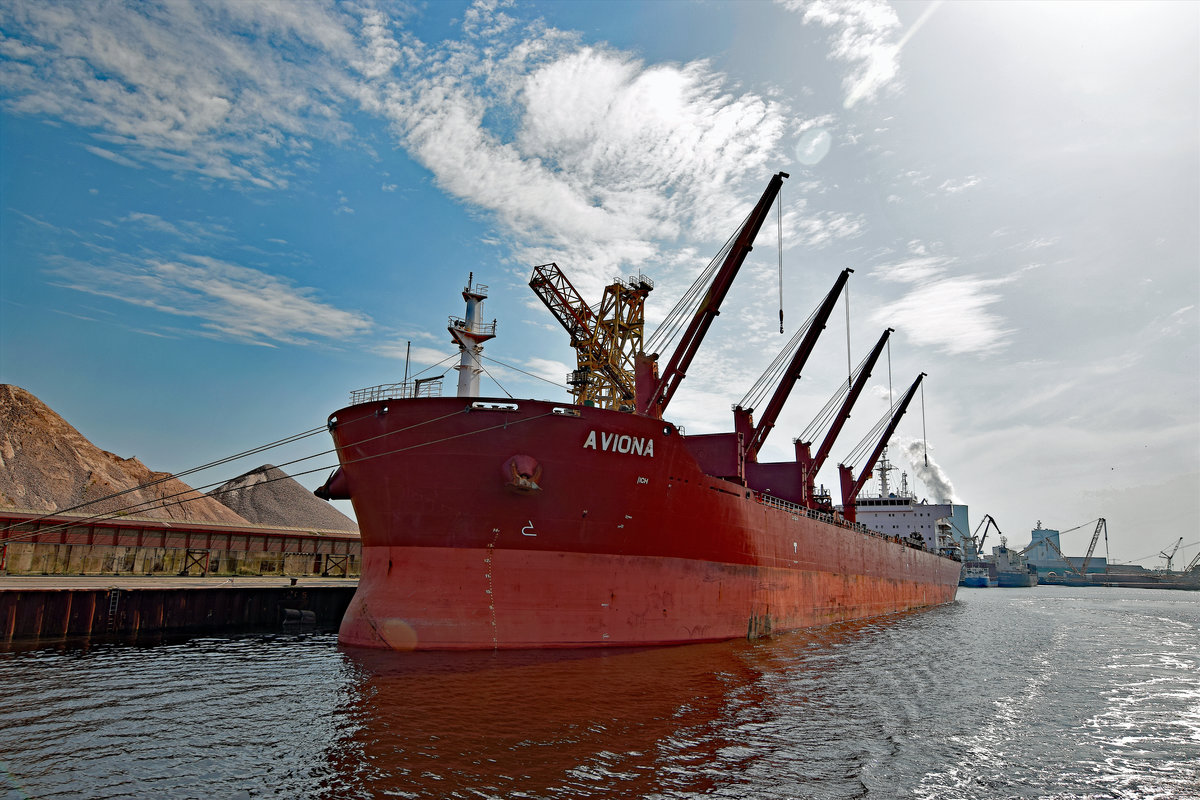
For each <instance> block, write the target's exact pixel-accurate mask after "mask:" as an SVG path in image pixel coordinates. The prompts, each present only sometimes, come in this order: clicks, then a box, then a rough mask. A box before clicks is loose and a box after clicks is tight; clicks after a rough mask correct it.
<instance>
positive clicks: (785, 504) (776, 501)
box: [756, 492, 891, 539]
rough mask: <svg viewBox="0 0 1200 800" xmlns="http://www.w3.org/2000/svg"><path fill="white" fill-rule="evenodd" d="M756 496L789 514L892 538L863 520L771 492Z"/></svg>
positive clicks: (760, 500) (864, 533)
mask: <svg viewBox="0 0 1200 800" xmlns="http://www.w3.org/2000/svg"><path fill="white" fill-rule="evenodd" d="M756 496H757V499H758V502H760V503H762V504H763V505H765V506H770V507H771V508H777V509H779V510H780V511H786V512H788V513H789V514H795V515H796V516H801V517H808V518H809V519H814V520H817V521H818V522H825V523H828V524H830V525H837V526H838V527H839V528H845V529H846V530H851V531H858V532H859V533H861V534H863V535H865V536H874V537H876V538H877V539H889V538H891V537H889V536H884V535H883V534H882V533H880V532H879V531H875V530H872V529H870V528H868V527H867V526H866V525H864V524H862V523H861V522H850V521H849V520H846V519H844V518H842V517H840V516H837V515H835V514H826V513H825V512H823V511H817V510H816V509H813V508H808V507H806V506H802V505H800V504H799V503H793V502H791V501H790V500H783V499H781V498H778V497H775V496H774V495H771V494H763V493H761V492H759V493H756Z"/></svg>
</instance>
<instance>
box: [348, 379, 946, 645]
mask: <svg viewBox="0 0 1200 800" xmlns="http://www.w3.org/2000/svg"><path fill="white" fill-rule="evenodd" d="M330 429H331V431H332V433H333V437H334V440H335V443H336V445H337V448H338V453H339V458H340V460H341V464H342V476H341V478H340V479H341V480H342V481H344V484H343V485H344V490H345V491H346V492H347V493H348V494H349V496H350V498H351V501H352V503H353V505H354V509H355V513H356V515H357V517H358V522H359V526H360V530H361V533H362V553H363V563H362V577H361V579H360V582H359V587H358V591H357V593H356V595H355V597H354V599H353V601H352V602H351V604H350V607H349V609H348V610H347V612H346V616H345V618H344V620H343V622H342V626H341V630H340V633H339V640H340V641H341V642H342V643H343V644H348V645H359V646H366V647H380V648H391V649H479V648H487V649H491V648H518V647H587V646H609V645H647V644H667V643H680V642H698V641H713V640H723V639H730V638H735V637H741V636H750V637H755V636H760V635H765V634H768V633H771V632H775V631H783V630H793V629H797V628H803V627H807V626H812V625H820V624H826V623H831V622H838V621H842V620H850V619H860V618H864V617H870V616H876V615H880V614H887V613H892V612H897V611H905V610H910V609H916V608H922V607H927V606H933V605H937V604H941V603H946V602H949V601H951V600H953V599H954V596H955V592H956V590H957V586H958V578H959V566H960V565H959V563H958V562H957V561H955V560H951V559H948V558H944V557H942V556H939V555H937V554H935V553H931V552H928V551H925V550H920V549H914V548H912V547H909V546H906V545H904V544H902V543H899V542H896V541H893V540H890V539H886V538H883V537H881V536H879V535H878V534H874V533H871V532H869V531H867V530H866V529H865V528H863V527H862V526H854V525H850V524H848V523H845V522H844V521H841V520H837V519H834V518H832V517H829V516H825V515H817V514H815V513H814V512H810V511H806V510H804V509H801V508H800V507H798V506H794V505H792V504H788V503H782V502H780V501H778V500H774V499H773V498H771V497H770V496H769V495H765V494H761V493H760V492H758V491H754V490H753V489H750V488H747V487H746V486H743V485H741V484H739V483H735V482H731V481H727V480H722V479H719V478H714V477H711V476H708V475H705V474H704V473H703V472H702V471H701V469H700V468H699V466H698V464H697V462H696V459H695V458H694V457H693V456H692V454H691V453H690V452H689V450H688V448H687V446H686V437H684V436H682V435H681V434H680V432H679V430H678V429H677V428H675V427H674V426H672V425H671V424H670V423H667V422H664V421H662V420H657V419H653V418H650V417H644V416H637V415H634V414H628V413H622V412H616V411H609V410H603V409H597V408H585V407H578V406H561V405H559V406H556V405H555V404H552V403H547V402H542V401H532V400H521V401H515V402H514V401H504V400H476V401H474V402H472V401H471V400H469V399H462V398H422V399H407V400H388V401H381V402H372V403H362V404H358V405H354V406H350V407H348V408H344V409H341V410H339V411H338V412H336V413H335V414H334V415H333V416H331V417H330Z"/></svg>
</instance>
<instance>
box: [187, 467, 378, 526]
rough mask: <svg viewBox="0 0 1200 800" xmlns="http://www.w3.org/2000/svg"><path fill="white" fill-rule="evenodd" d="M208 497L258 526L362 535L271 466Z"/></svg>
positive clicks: (243, 477) (240, 476)
mask: <svg viewBox="0 0 1200 800" xmlns="http://www.w3.org/2000/svg"><path fill="white" fill-rule="evenodd" d="M208 496H209V497H211V498H213V499H215V500H219V501H220V502H222V503H224V504H225V505H227V506H229V507H230V508H231V509H233V510H234V511H236V512H237V513H238V514H240V515H241V516H243V517H245V518H246V519H248V520H250V521H251V522H253V523H255V524H258V525H273V526H276V527H280V528H308V529H313V530H327V531H354V532H355V533H357V532H358V525H357V523H355V522H354V520H352V519H350V518H349V517H347V516H346V515H345V514H343V513H342V512H340V511H338V510H337V509H336V508H334V507H333V506H331V505H329V503H327V502H325V501H324V500H320V499H318V498H317V497H315V496H314V495H313V493H312V492H310V491H309V490H308V489H305V488H304V487H303V486H301V485H300V484H299V483H297V482H296V480H295V479H294V478H290V477H288V475H287V473H285V472H284V471H283V470H281V469H279V467H275V466H272V465H270V464H264V465H263V466H261V467H259V468H258V469H252V470H250V471H249V472H247V473H246V474H245V475H239V476H238V477H236V478H234V479H233V480H231V481H228V482H227V483H224V484H222V485H221V486H219V487H217V488H216V489H213V490H212V491H211V492H209V493H208Z"/></svg>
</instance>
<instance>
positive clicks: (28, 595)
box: [0, 582, 355, 643]
mask: <svg viewBox="0 0 1200 800" xmlns="http://www.w3.org/2000/svg"><path fill="white" fill-rule="evenodd" d="M354 588H355V587H354V583H353V582H351V583H350V584H349V585H346V586H315V587H303V586H294V587H263V586H245V587H239V586H228V587H218V588H175V587H171V588H134V589H130V588H116V587H111V588H107V589H99V588H87V589H80V588H65V589H7V590H4V591H0V643H11V642H15V641H28V640H41V641H45V640H53V639H65V638H70V637H95V636H113V637H129V636H138V635H142V634H164V633H165V634H171V633H204V632H216V633H233V632H239V631H249V630H263V629H280V628H283V627H285V626H286V625H288V624H290V623H295V624H300V623H308V624H311V625H316V626H320V627H326V628H336V627H337V625H338V623H339V622H340V621H341V618H342V615H343V613H345V610H346V606H347V605H349V603H350V598H351V597H353V595H354Z"/></svg>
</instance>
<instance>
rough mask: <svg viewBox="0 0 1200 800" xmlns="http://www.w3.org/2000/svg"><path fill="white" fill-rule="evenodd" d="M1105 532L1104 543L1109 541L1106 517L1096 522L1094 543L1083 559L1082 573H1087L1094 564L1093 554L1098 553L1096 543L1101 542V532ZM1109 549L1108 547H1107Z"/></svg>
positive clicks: (1089, 546)
mask: <svg viewBox="0 0 1200 800" xmlns="http://www.w3.org/2000/svg"><path fill="white" fill-rule="evenodd" d="M1101 531H1104V541H1106V542H1107V541H1108V527H1107V525H1106V523H1105V522H1104V517H1101V518H1100V519H1098V520H1096V532H1095V533H1093V534H1092V543H1091V544H1089V545H1088V550H1087V555H1086V556H1084V557H1083V567H1082V568H1081V569H1080V573H1081V574H1082V573H1084V572H1087V568H1088V564H1090V563H1092V553H1094V552H1095V551H1096V542H1098V541H1099V540H1100V532H1101ZM1105 546H1106V547H1107V545H1105Z"/></svg>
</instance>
